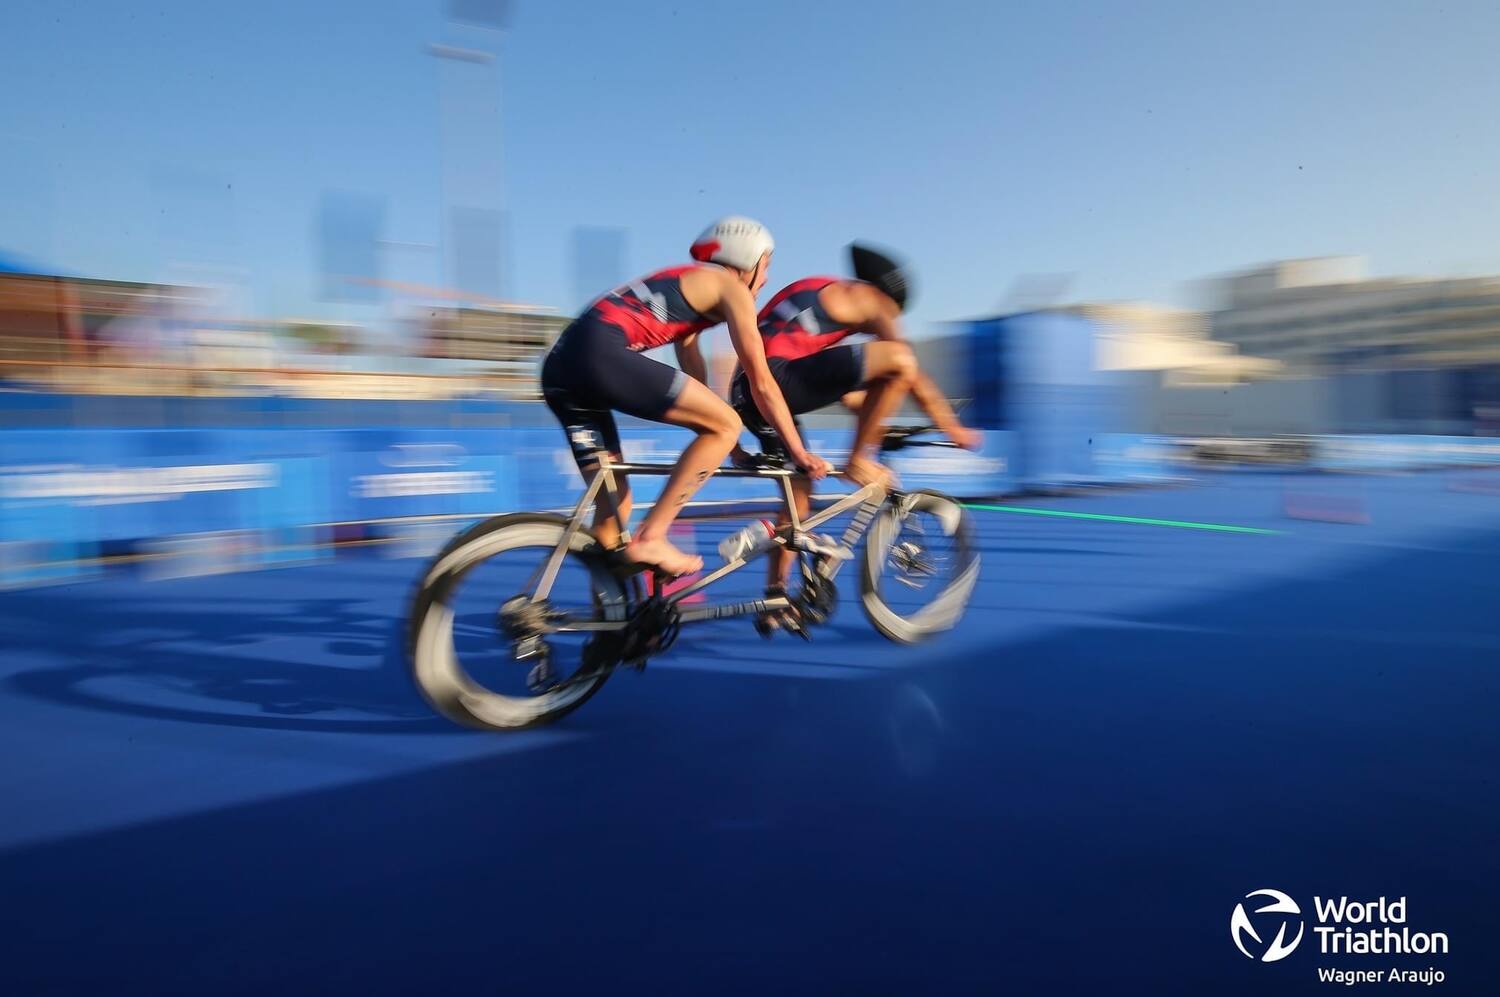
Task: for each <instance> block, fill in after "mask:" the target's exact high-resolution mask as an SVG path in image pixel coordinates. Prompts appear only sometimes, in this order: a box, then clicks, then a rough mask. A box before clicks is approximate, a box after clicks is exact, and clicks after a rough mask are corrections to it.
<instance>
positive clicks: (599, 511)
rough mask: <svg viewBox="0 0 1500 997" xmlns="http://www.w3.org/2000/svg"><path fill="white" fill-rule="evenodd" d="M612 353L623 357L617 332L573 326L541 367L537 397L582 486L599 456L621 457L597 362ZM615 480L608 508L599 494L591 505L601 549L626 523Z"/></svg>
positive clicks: (626, 504) (622, 484)
mask: <svg viewBox="0 0 1500 997" xmlns="http://www.w3.org/2000/svg"><path fill="white" fill-rule="evenodd" d="M611 353H628V351H626V350H625V349H624V347H623V335H622V334H621V333H620V332H619V331H618V330H614V329H608V328H601V327H600V326H598V325H597V324H580V323H575V324H574V325H570V326H569V327H568V328H567V329H565V330H564V331H563V333H562V335H560V336H559V337H558V339H557V342H556V343H555V344H554V345H553V347H552V349H551V351H549V352H548V354H547V357H546V360H545V361H544V362H543V363H542V372H541V382H542V397H543V399H544V400H545V401H546V403H547V407H548V408H549V409H551V410H552V414H553V415H554V416H556V417H557V421H558V422H559V423H561V424H562V427H563V433H564V434H565V435H566V436H567V439H568V447H569V449H570V450H572V452H573V460H574V462H575V463H577V465H578V472H579V474H581V475H582V476H583V480H584V485H585V487H587V486H588V485H591V484H592V483H593V479H594V476H595V475H597V474H598V473H599V457H600V454H601V453H607V454H608V455H609V457H610V459H611V460H614V461H620V460H623V459H624V458H623V455H622V453H621V447H620V431H619V428H618V427H617V426H616V425H615V417H614V413H613V412H611V411H610V399H609V391H608V387H609V385H608V382H607V381H601V379H600V377H599V373H600V371H601V369H602V368H601V364H600V363H599V360H600V358H601V356H604V357H607V356H608V355H610V354H611ZM631 355H632V356H633V354H631ZM643 359H644V358H643ZM614 482H615V496H616V499H615V502H614V503H613V504H612V503H611V502H610V499H609V496H608V495H607V494H604V493H603V492H602V491H601V493H600V495H599V496H598V497H597V498H596V499H595V501H594V524H593V530H594V538H595V539H596V540H598V541H599V543H600V544H601V545H602V546H604V547H606V548H613V547H616V546H618V545H619V543H620V532H621V530H622V529H623V528H624V525H625V524H626V523H628V522H629V521H630V481H629V480H628V479H627V478H626V476H625V475H623V474H616V475H615V476H614Z"/></svg>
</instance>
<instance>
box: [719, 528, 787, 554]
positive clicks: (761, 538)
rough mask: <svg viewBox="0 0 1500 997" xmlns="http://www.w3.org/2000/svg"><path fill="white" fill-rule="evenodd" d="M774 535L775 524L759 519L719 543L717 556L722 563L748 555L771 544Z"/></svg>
mask: <svg viewBox="0 0 1500 997" xmlns="http://www.w3.org/2000/svg"><path fill="white" fill-rule="evenodd" d="M775 536H776V524H775V523H773V522H771V521H770V520H769V519H760V520H756V521H755V522H753V523H751V524H750V525H749V526H747V527H745V528H744V529H743V530H739V531H737V532H735V533H733V534H731V535H729V536H728V537H725V538H724V540H723V541H722V542H721V543H720V544H719V556H720V557H722V558H723V559H724V563H726V564H728V563H729V562H730V561H737V560H739V559H740V558H742V557H749V556H750V555H751V554H754V553H756V552H758V551H762V550H765V549H767V548H768V547H770V546H771V544H772V542H773V540H774V538H775Z"/></svg>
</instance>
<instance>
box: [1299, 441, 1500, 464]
mask: <svg viewBox="0 0 1500 997" xmlns="http://www.w3.org/2000/svg"><path fill="white" fill-rule="evenodd" d="M1313 460H1314V464H1315V465H1316V466H1317V467H1320V468H1322V469H1323V470H1328V471H1391V470H1415V469H1417V468H1423V467H1456V466H1473V465H1480V464H1500V439H1495V438H1493V437H1483V436H1321V437H1318V439H1317V441H1316V447H1315V451H1314V458H1313Z"/></svg>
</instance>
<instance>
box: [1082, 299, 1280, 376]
mask: <svg viewBox="0 0 1500 997" xmlns="http://www.w3.org/2000/svg"><path fill="white" fill-rule="evenodd" d="M1066 310H1068V311H1072V312H1075V313H1077V314H1079V315H1082V316H1084V317H1085V318H1088V319H1090V320H1091V321H1093V322H1094V323H1095V325H1096V326H1097V329H1098V331H1097V335H1096V338H1095V341H1094V362H1095V366H1096V367H1097V368H1098V369H1099V370H1117V371H1160V372H1162V373H1163V374H1164V375H1165V379H1166V381H1167V383H1170V384H1238V383H1241V382H1245V381H1254V380H1261V379H1264V378H1267V377H1273V376H1275V375H1276V374H1277V373H1279V372H1280V371H1281V370H1282V366H1283V365H1282V364H1281V363H1280V362H1279V361H1276V360H1270V359H1266V358H1264V357H1259V356H1245V355H1243V354H1241V353H1240V352H1239V351H1238V350H1237V349H1236V348H1235V347H1234V346H1233V345H1232V344H1230V343H1225V342H1221V341H1218V340H1215V339H1212V338H1210V337H1209V334H1208V333H1209V323H1208V318H1207V316H1205V315H1204V314H1203V313H1202V312H1198V311H1191V310H1189V309H1185V308H1172V307H1168V306H1166V305H1156V304H1150V303H1146V302H1130V303H1118V304H1115V303H1111V304H1083V305H1074V306H1070V307H1069V308H1068V309H1066Z"/></svg>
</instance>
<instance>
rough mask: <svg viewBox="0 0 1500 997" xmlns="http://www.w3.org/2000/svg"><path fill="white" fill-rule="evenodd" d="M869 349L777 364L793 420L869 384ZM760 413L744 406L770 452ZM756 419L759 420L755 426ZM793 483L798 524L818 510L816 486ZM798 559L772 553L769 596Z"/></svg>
mask: <svg viewBox="0 0 1500 997" xmlns="http://www.w3.org/2000/svg"><path fill="white" fill-rule="evenodd" d="M866 348H867V347H865V346H862V345H855V344H850V345H845V346H834V347H830V348H829V349H826V350H820V351H818V352H817V353H814V354H812V355H810V356H805V357H799V358H798V359H796V360H790V361H785V362H779V363H776V364H774V365H772V367H771V373H772V376H774V377H775V378H776V384H777V385H778V386H779V387H780V388H781V394H782V397H783V398H785V399H786V404H787V407H788V408H789V409H791V411H792V415H794V416H797V415H801V414H803V413H805V412H812V411H814V410H816V409H820V408H823V407H824V406H826V405H832V404H834V403H835V402H837V401H838V400H839V399H840V398H842V397H843V396H844V395H846V394H848V393H849V392H850V391H852V390H855V389H857V388H858V387H859V385H860V383H861V382H862V381H863V380H864V360H863V356H862V355H863V351H864V350H865V349H866ZM754 408H755V403H754V402H749V403H748V406H746V405H744V404H742V406H741V408H740V414H741V415H742V416H743V417H744V418H745V424H746V425H747V426H749V427H750V428H751V430H752V431H753V432H755V434H756V435H757V436H759V437H761V446H762V447H764V448H765V449H766V450H767V451H768V452H770V451H771V447H772V446H773V445H776V444H775V442H774V441H775V436H776V434H775V432H774V431H772V430H771V429H770V427H769V426H768V425H767V424H766V421H765V419H764V417H762V416H761V415H760V413H759V412H756V411H754ZM752 418H753V419H754V421H751V420H752ZM797 431H798V433H799V434H801V433H802V427H801V425H800V424H799V425H798V427H797ZM768 437H769V439H768ZM805 438H806V437H805V435H804V439H805ZM791 484H792V499H793V501H794V502H795V503H796V506H797V518H798V520H803V519H806V518H807V517H808V516H809V515H810V514H811V511H812V492H813V488H812V481H811V480H810V479H808V478H807V477H805V476H803V475H800V474H799V475H796V476H794V477H793V478H792V482H791ZM778 518H779V521H778V525H783V526H784V525H786V523H788V522H789V521H790V516H789V514H788V511H787V510H785V509H783V510H782V512H781V514H780V516H779V517H778ZM793 560H794V558H793V557H792V555H791V554H790V552H788V551H787V550H785V549H784V548H782V547H773V548H772V549H771V550H770V551H769V552H768V553H767V555H766V572H767V575H766V586H767V590H768V591H769V590H771V589H776V588H784V587H785V586H786V582H787V578H788V576H789V575H790V574H791V570H792V562H793Z"/></svg>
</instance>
